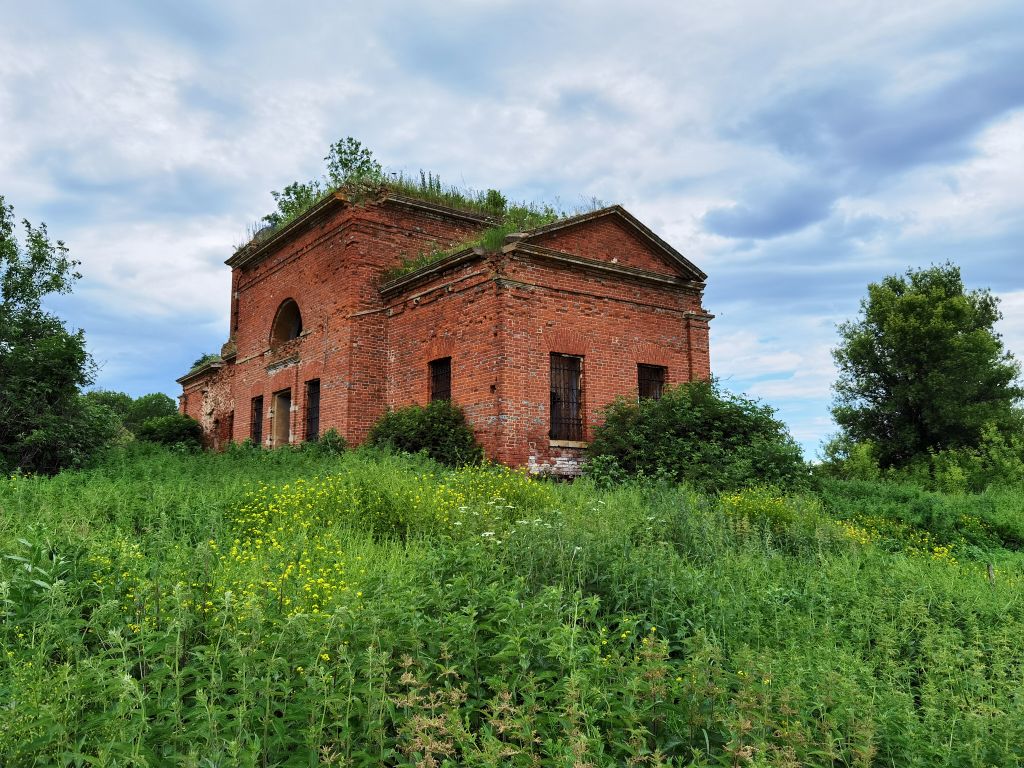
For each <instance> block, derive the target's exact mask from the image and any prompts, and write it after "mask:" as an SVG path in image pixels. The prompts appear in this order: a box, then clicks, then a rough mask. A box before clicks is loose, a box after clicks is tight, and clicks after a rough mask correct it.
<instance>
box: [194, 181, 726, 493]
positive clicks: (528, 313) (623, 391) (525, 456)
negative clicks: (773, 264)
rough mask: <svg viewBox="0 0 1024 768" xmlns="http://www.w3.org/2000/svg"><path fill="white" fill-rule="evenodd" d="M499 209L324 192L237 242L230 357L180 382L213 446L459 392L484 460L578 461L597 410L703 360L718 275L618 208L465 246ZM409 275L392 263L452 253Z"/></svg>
mask: <svg viewBox="0 0 1024 768" xmlns="http://www.w3.org/2000/svg"><path fill="white" fill-rule="evenodd" d="M494 224H495V222H494V220H492V219H489V218H488V217H486V216H483V215H480V214H475V213H467V212H464V211H460V210H456V209H454V208H449V207H447V206H442V205H437V204H433V203H429V202H425V201H423V200H419V199H415V198H411V197H405V196H401V195H397V194H382V195H380V196H379V197H377V198H375V199H373V200H372V201H369V202H367V201H360V202H358V203H357V202H355V201H353V200H351V199H349V198H348V197H346V196H345V195H343V194H340V193H339V194H335V195H332V196H330V197H327V198H326V199H325V200H323V201H321V202H320V203H318V204H317V205H315V206H314V207H313V208H312V209H310V210H309V211H307V212H306V213H305V214H303V215H302V216H300V217H299V218H297V219H295V220H294V221H292V222H291V223H290V224H288V225H286V226H284V227H282V228H280V229H279V230H278V231H275V232H273V233H272V234H270V235H269V236H267V237H265V238H263V239H257V240H255V241H254V242H252V243H250V244H249V245H247V246H245V247H243V248H242V249H240V250H239V251H237V252H236V253H235V254H234V255H233V256H232V257H231V258H230V259H228V260H227V264H228V265H229V266H230V267H231V269H232V275H231V332H230V337H229V340H228V342H227V343H226V344H225V345H224V348H223V349H222V350H221V355H220V358H219V359H216V360H212V361H210V362H207V363H205V364H204V365H202V366H200V367H198V368H196V369H194V370H192V371H190V372H189V373H188V374H186V375H185V376H183V377H182V378H180V379H179V380H178V381H179V383H180V384H181V386H182V395H181V399H180V408H181V411H182V412H183V413H186V414H188V415H190V416H193V417H194V418H196V419H198V420H199V421H200V422H201V423H202V424H203V428H204V430H205V432H206V436H207V439H208V441H209V442H210V444H211V445H212V446H213V447H215V448H217V447H221V446H223V445H225V444H226V443H227V442H228V441H232V440H233V441H242V440H244V439H246V438H249V439H251V440H253V441H254V442H256V443H258V444H262V445H265V446H269V447H273V446H280V445H287V444H293V443H299V442H302V441H306V440H314V439H316V438H317V437H318V436H319V435H321V434H323V432H324V431H325V430H327V429H331V428H334V429H336V430H337V431H338V432H339V433H340V434H341V435H342V436H343V437H344V438H345V439H346V440H348V441H349V442H350V443H352V444H357V443H359V442H361V441H362V440H363V439H364V438H365V437H366V434H367V432H368V431H369V429H370V426H371V425H372V424H373V422H374V421H375V420H376V419H377V418H378V417H379V416H380V415H381V414H382V413H383V412H384V411H385V409H387V408H392V409H394V408H400V407H402V406H405V405H409V404H412V403H419V404H425V403H427V402H428V401H430V400H431V399H437V398H450V399H451V400H452V401H453V402H454V403H456V404H458V405H460V406H461V407H462V408H463V409H464V410H465V413H466V416H467V419H468V421H469V423H470V424H471V425H472V427H473V429H474V431H475V432H476V436H477V438H478V440H479V441H480V443H481V444H482V445H483V446H484V450H485V451H486V453H487V456H488V457H489V458H491V459H493V460H496V461H500V462H504V463H506V464H510V465H513V466H527V467H529V468H530V469H531V470H533V471H551V472H555V473H561V474H573V473H575V471H576V470H577V467H578V465H579V458H580V456H581V453H582V449H583V448H585V447H586V443H587V439H588V437H589V436H590V434H591V430H592V428H593V425H594V423H595V422H597V421H598V420H599V416H600V411H601V409H602V408H603V407H604V406H606V405H607V404H608V403H610V402H611V401H612V400H613V399H614V398H616V397H617V396H626V397H638V396H639V397H658V396H659V395H660V393H661V390H662V389H663V388H664V387H665V386H667V385H671V384H677V383H680V382H685V381H689V380H691V379H697V378H707V377H708V376H709V375H710V364H709V357H708V322H709V320H710V319H711V317H712V316H711V315H709V314H708V313H707V312H706V311H705V310H704V308H703V307H702V306H701V298H702V295H703V289H704V280H705V278H706V275H705V274H704V273H703V272H702V271H701V270H700V269H698V268H697V267H696V266H694V265H693V264H692V263H691V262H690V261H688V260H687V259H686V258H684V257H683V256H682V255H681V254H680V253H679V252H678V251H676V250H675V249H674V248H672V247H671V246H670V245H668V244H667V243H666V242H664V241H663V240H662V239H661V238H659V237H658V236H657V235H656V234H654V233H653V232H652V231H651V230H650V229H648V228H647V227H646V226H644V225H643V224H642V223H640V222H639V221H638V220H637V219H635V218H634V217H633V216H632V215H630V214H629V213H628V212H627V211H626V210H624V209H623V208H621V207H620V206H611V207H608V208H603V209H601V210H597V211H593V212H591V213H586V214H583V215H580V216H575V217H573V218H568V219H563V220H561V221H557V222H555V223H553V224H549V225H546V226H543V227H539V228H537V229H533V230H530V231H527V232H521V233H515V234H511V235H509V236H507V237H506V238H505V240H504V244H503V245H502V246H501V247H500V248H498V249H492V250H485V249H484V248H482V247H479V246H477V247H466V248H463V249H461V250H458V249H457V246H458V244H459V243H465V242H471V241H472V240H473V238H474V236H477V235H479V234H480V233H481V232H483V231H484V230H485V229H487V228H489V227H492V226H493V225H494ZM444 249H449V251H448V252H447V253H446V254H445V255H440V256H439V257H438V258H437V259H435V260H434V261H432V262H430V263H427V264H426V265H425V266H423V267H421V268H419V269H416V270H415V271H412V272H409V273H407V274H403V275H401V276H398V277H391V276H390V275H389V271H391V270H394V269H395V267H396V266H397V265H399V264H401V263H402V262H403V260H404V259H408V258H410V257H412V256H415V255H416V254H417V253H424V252H427V253H429V252H435V253H436V252H439V251H440V252H441V253H444Z"/></svg>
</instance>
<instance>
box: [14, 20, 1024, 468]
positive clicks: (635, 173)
mask: <svg viewBox="0 0 1024 768" xmlns="http://www.w3.org/2000/svg"><path fill="white" fill-rule="evenodd" d="M0 18H3V20H4V21H3V23H2V24H0V194H2V195H3V196H5V197H6V199H7V201H8V202H10V203H13V204H14V206H15V213H16V215H17V216H19V217H24V218H28V219H29V220H31V221H33V222H35V223H38V222H40V221H45V222H46V223H47V224H48V226H49V228H50V231H51V233H52V234H53V235H55V236H58V237H60V238H62V239H64V240H65V241H66V242H67V244H68V246H69V247H70V248H71V251H72V254H73V255H74V256H75V257H76V258H78V259H80V260H81V262H82V272H83V273H84V275H85V277H84V279H83V280H82V281H81V282H80V283H79V284H78V286H77V288H76V290H75V293H74V294H73V295H72V296H70V297H65V298H61V299H60V300H59V301H55V302H53V304H52V305H53V307H54V308H55V309H56V310H57V311H59V312H60V313H61V314H62V316H63V317H65V318H66V319H67V321H68V323H69V324H70V325H72V326H74V327H81V328H84V329H85V331H86V336H87V339H88V343H89V347H90V349H91V350H92V352H93V354H94V356H95V358H96V360H97V362H98V363H99V364H100V370H99V375H98V377H97V385H98V386H102V387H104V388H109V389H117V390H123V391H127V392H129V393H131V394H134V395H138V394H143V393H146V392H153V391H162V392H167V393H168V394H171V395H176V394H177V386H176V384H175V383H174V379H175V378H176V377H177V376H179V375H181V373H183V372H184V371H185V370H186V369H187V368H188V367H189V365H190V363H191V362H192V361H193V360H194V359H195V358H196V357H198V356H199V355H200V354H202V353H204V352H207V351H212V350H217V349H219V347H220V345H221V343H222V342H223V341H224V340H225V338H226V335H227V328H228V322H227V313H228V298H229V296H228V293H229V285H230V275H229V272H228V269H227V268H226V267H225V266H224V265H223V261H224V259H225V258H227V257H228V256H230V255H231V253H232V251H233V250H234V247H235V246H236V245H238V244H239V243H240V242H242V241H243V240H244V238H245V233H246V230H247V227H249V226H250V225H251V224H252V223H253V222H255V221H256V220H258V219H259V218H260V216H262V215H263V214H264V213H266V212H268V211H269V210H270V209H271V208H272V205H273V201H272V199H271V196H270V190H272V189H280V188H282V187H283V186H284V185H285V184H287V183H289V182H291V181H294V180H297V179H302V180H304V179H308V178H311V177H314V176H316V175H317V174H318V173H319V172H320V170H321V167H322V157H323V155H324V154H325V152H326V148H327V147H328V145H329V144H330V143H331V142H332V141H334V140H336V139H338V138H341V137H344V136H348V135H351V136H355V137H357V138H359V139H361V140H362V141H363V142H364V143H365V144H366V145H368V146H369V147H371V148H372V149H373V150H374V152H375V153H376V155H377V157H378V159H380V160H381V161H382V162H383V163H384V165H385V166H387V167H389V168H391V169H395V170H399V169H402V170H406V171H411V172H413V173H415V172H417V171H418V170H419V169H420V168H423V169H428V170H432V171H434V172H437V173H439V174H440V175H441V177H442V179H443V180H444V181H446V182H450V183H458V184H464V185H466V186H469V187H473V188H478V189H486V188H488V187H496V188H499V189H502V190H503V191H504V192H505V193H506V194H507V195H508V196H509V197H511V198H513V199H526V200H537V201H545V200H547V201H555V202H557V203H559V204H561V205H562V206H563V207H566V208H571V207H573V206H575V205H577V204H579V203H581V202H583V201H587V200H590V199H591V198H593V197H597V198H600V199H601V200H604V201H607V202H619V203H622V204H623V205H625V206H626V207H627V208H628V209H629V210H630V211H632V212H633V213H634V214H636V215H637V216H638V217H639V218H640V219H642V220H643V221H644V222H646V223H647V224H649V225H650V226H651V227H652V228H653V229H655V231H657V232H658V233H659V234H660V235H662V236H663V237H664V238H665V239H667V240H668V241H669V242H671V243H672V244H673V245H674V246H676V247H677V248H678V249H679V250H680V251H682V252H683V253H684V254H685V255H686V256H687V257H688V258H690V259H691V260H692V261H694V262H695V263H696V264H697V265H698V266H700V267H701V268H702V269H703V270H704V271H706V272H707V273H708V274H709V279H708V288H707V293H706V301H705V304H706V306H707V307H708V309H709V310H710V311H711V312H713V313H715V314H716V315H717V319H716V320H715V321H713V323H712V329H713V330H712V368H713V370H714V372H715V373H716V375H718V376H719V377H720V378H721V379H722V380H723V382H724V383H725V384H726V386H727V387H729V388H730V389H733V390H735V391H738V392H745V393H747V394H749V395H752V396H754V397H757V398H760V399H762V400H763V401H765V402H766V403H768V404H770V405H772V406H773V407H775V408H776V409H777V410H778V413H779V415H780V416H781V418H782V419H783V420H784V421H786V423H787V424H788V425H789V426H790V429H791V431H792V432H793V434H794V435H795V436H796V438H797V439H798V440H799V441H800V442H801V444H803V445H804V447H805V451H806V452H807V453H808V455H809V456H813V455H814V453H815V452H816V450H817V448H818V445H819V444H820V442H821V440H822V439H823V438H824V437H825V436H827V435H828V434H829V433H831V432H832V431H833V430H834V425H833V424H832V422H831V420H830V418H829V415H828V406H829V402H830V399H831V395H830V385H831V383H832V381H833V379H834V377H835V371H834V368H833V365H832V361H831V355H830V350H831V348H832V347H833V346H834V345H835V343H836V340H837V335H836V324H837V323H839V322H842V321H843V320H846V319H849V318H852V317H854V316H855V315H856V313H857V309H858V304H859V301H860V299H861V298H862V297H863V296H864V294H865V288H866V286H867V283H869V282H871V281H874V280H878V279H880V278H882V277H883V276H885V275H887V274H893V273H897V272H903V271H905V270H906V269H907V268H910V267H921V266H927V265H929V264H932V263H940V262H944V261H947V260H948V261H953V262H955V263H957V264H958V265H960V267H961V268H962V270H963V274H964V278H965V281H966V282H967V284H968V285H969V286H971V287H988V288H991V289H992V290H993V291H994V292H995V293H996V294H997V295H998V296H1000V298H1001V300H1002V310H1003V312H1004V315H1005V319H1004V320H1003V321H1002V323H1001V325H1000V327H999V330H1000V331H1001V332H1002V334H1003V336H1004V340H1005V342H1006V344H1007V346H1008V348H1009V349H1010V350H1012V351H1013V352H1014V353H1015V354H1016V355H1017V357H1018V358H1024V251H1022V243H1024V205H1022V198H1024V194H1022V193H1024V75H1022V74H1021V73H1024V4H1021V3H1020V2H1006V3H998V2H974V3H966V2H917V3H892V2H891V1H890V2H863V1H862V2H833V3H812V2H801V1H798V0H789V1H788V2H757V3H754V2H720V3H713V4H712V3H706V4H698V3H675V2H633V3H629V4H623V3H613V2H605V1H604V0H590V1H588V2H582V0H580V1H579V2H555V3H551V2H545V3H540V2H530V1H526V2H524V1H523V0H516V2H499V1H494V2H482V1H475V2H468V1H465V0H463V1H460V0H454V1H453V0H449V1H448V2H445V3H412V2H409V3H397V2H377V3H375V4H374V5H373V7H372V8H370V7H369V4H353V3H332V4H329V3H305V2H292V3H290V4H288V5H287V7H285V4H279V3H274V4H270V3H263V4H257V3H241V2H220V3H217V4H209V3H199V2H191V1H187V2H180V1H179V2H174V3H169V2H168V3H163V2H153V3H129V2H103V1H102V0H99V1H98V2H94V3H74V2H64V3H59V2H47V1H46V0H42V1H41V2H34V3H31V4H29V3H17V2H13V1H10V2H8V0H0Z"/></svg>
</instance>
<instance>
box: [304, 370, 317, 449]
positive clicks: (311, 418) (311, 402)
mask: <svg viewBox="0 0 1024 768" xmlns="http://www.w3.org/2000/svg"><path fill="white" fill-rule="evenodd" d="M319 439H320V379H311V380H310V381H307V382H306V440H307V441H309V442H316V441H317V440H319Z"/></svg>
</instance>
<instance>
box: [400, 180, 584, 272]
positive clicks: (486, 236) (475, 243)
mask: <svg viewBox="0 0 1024 768" xmlns="http://www.w3.org/2000/svg"><path fill="white" fill-rule="evenodd" d="M494 191H495V190H493V189H492V190H488V192H494ZM566 215H567V214H565V213H563V212H559V211H556V210H555V209H554V208H552V207H551V206H547V205H545V206H535V205H514V206H512V207H510V208H508V210H507V212H506V213H505V215H504V216H503V217H502V220H501V223H500V224H496V225H494V226H493V227H488V228H487V229H485V230H483V231H482V232H480V233H479V234H477V235H474V236H473V237H471V238H469V239H468V240H464V241H463V242H461V243H458V244H457V245H454V246H452V247H451V248H444V249H441V248H436V249H434V250H431V251H426V252H421V253H420V254H419V255H417V256H416V258H413V259H405V260H403V261H402V263H401V264H399V265H398V266H396V267H394V268H392V269H390V270H388V271H387V272H385V273H384V276H383V281H384V282H388V281H389V280H396V279H397V278H399V277H403V276H404V275H408V274H411V273H413V272H415V271H416V270H418V269H422V268H423V267H427V266H429V265H431V264H434V263H436V262H438V261H441V260H442V259H445V258H448V257H449V256H452V255H454V254H456V253H458V252H460V251H464V250H466V249H467V248H483V249H484V250H485V251H492V252H493V251H498V250H500V249H501V247H502V246H503V245H505V238H506V237H508V236H509V235H511V234H512V233H514V232H526V231H528V230H531V229H534V228H536V227H542V226H544V225H546V224H552V223H554V222H556V221H558V220H559V219H562V218H565V216H566Z"/></svg>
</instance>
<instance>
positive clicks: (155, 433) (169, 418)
mask: <svg viewBox="0 0 1024 768" xmlns="http://www.w3.org/2000/svg"><path fill="white" fill-rule="evenodd" d="M135 434H136V437H138V438H139V440H145V441H147V442H150V443H160V444H161V445H182V446H185V447H188V448H198V447H200V446H201V445H202V444H203V427H202V425H201V424H200V423H199V422H198V421H196V420H195V419H193V418H192V417H191V416H185V415H184V414H181V413H172V414H168V415H166V416H153V417H151V418H148V419H146V420H145V421H143V422H142V424H141V425H140V426H139V428H138V431H137V432H136V433H135Z"/></svg>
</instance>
